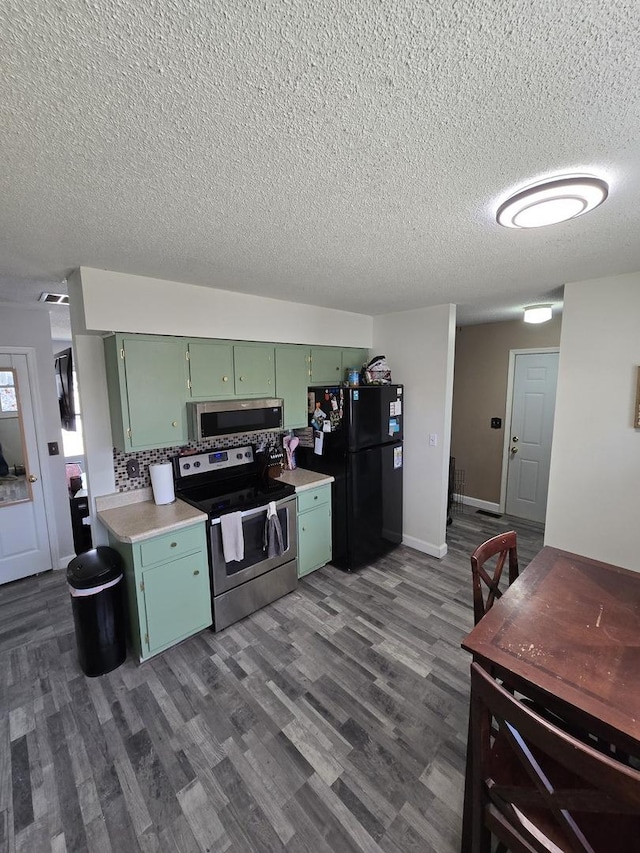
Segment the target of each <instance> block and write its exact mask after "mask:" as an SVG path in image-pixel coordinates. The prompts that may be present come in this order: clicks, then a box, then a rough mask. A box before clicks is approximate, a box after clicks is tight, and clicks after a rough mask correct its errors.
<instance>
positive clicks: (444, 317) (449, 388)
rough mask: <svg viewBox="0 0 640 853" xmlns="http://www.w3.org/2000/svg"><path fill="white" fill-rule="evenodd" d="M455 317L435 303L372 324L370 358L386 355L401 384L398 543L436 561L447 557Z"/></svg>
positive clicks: (447, 307) (451, 308)
mask: <svg viewBox="0 0 640 853" xmlns="http://www.w3.org/2000/svg"><path fill="white" fill-rule="evenodd" d="M455 317H456V308H455V305H440V306H438V307H436V308H421V309H417V310H414V311H402V312H398V313H396V314H388V315H385V316H383V317H375V318H374V325H373V349H374V350H375V354H384V355H386V356H387V360H388V362H389V366H390V368H391V373H392V376H393V379H394V381H395V382H402V383H404V385H405V405H404V416H405V418H404V459H405V465H404V531H403V533H404V536H403V540H404V543H405V544H406V545H409V546H411V547H412V548H417V549H418V550H419V551H423V552H425V553H427V554H432V555H433V556H436V557H443V556H444V555H445V554H446V553H447V545H446V531H447V488H448V479H449V446H450V437H451V407H452V400H453V362H454V349H455ZM430 434H435V435H436V436H437V445H436V446H435V447H430V446H429V435H430Z"/></svg>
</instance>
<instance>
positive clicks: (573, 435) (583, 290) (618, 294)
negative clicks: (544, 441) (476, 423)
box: [545, 273, 640, 571]
mask: <svg viewBox="0 0 640 853" xmlns="http://www.w3.org/2000/svg"><path fill="white" fill-rule="evenodd" d="M638 365H640V273H633V274H630V275H623V276H616V277H614V278H602V279H595V280H592V281H583V282H574V283H572V284H567V285H565V291H564V309H563V319H562V334H561V338H560V372H559V376H558V395H557V402H556V415H555V423H554V433H553V451H552V455H551V473H550V479H549V500H548V504H547V520H546V531H545V544H547V545H552V546H555V547H557V548H564V549H566V550H568V551H574V552H576V553H579V554H585V555H586V556H590V557H593V558H595V559H599V560H604V561H606V562H609V563H614V564H617V565H620V566H624V567H625V568H628V569H634V570H635V571H640V549H639V548H638V520H639V519H640V430H636V429H634V428H633V412H634V402H635V392H636V376H637V367H638Z"/></svg>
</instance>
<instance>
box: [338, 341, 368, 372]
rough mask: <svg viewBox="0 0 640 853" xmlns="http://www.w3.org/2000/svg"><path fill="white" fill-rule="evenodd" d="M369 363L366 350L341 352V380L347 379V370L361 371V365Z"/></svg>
mask: <svg viewBox="0 0 640 853" xmlns="http://www.w3.org/2000/svg"><path fill="white" fill-rule="evenodd" d="M367 361H369V350H368V349H354V348H351V349H343V350H342V378H343V379H347V378H348V377H347V371H348V370H349V368H350V367H351V368H353V367H357V368H358V370H361V369H362V365H363V364H364V363H365V362H367Z"/></svg>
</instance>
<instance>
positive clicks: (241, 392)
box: [233, 344, 276, 397]
mask: <svg viewBox="0 0 640 853" xmlns="http://www.w3.org/2000/svg"><path fill="white" fill-rule="evenodd" d="M233 361H234V368H235V370H234V373H235V391H236V396H237V397H258V396H264V397H273V395H274V393H275V389H276V376H275V365H274V348H273V344H272V345H271V346H268V345H267V346H261V345H258V344H257V345H255V346H249V345H246V346H242V345H236V346H234V348H233Z"/></svg>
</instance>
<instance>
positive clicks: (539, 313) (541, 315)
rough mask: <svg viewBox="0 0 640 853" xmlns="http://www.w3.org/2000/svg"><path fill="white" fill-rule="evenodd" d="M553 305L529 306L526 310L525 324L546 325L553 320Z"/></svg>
mask: <svg viewBox="0 0 640 853" xmlns="http://www.w3.org/2000/svg"><path fill="white" fill-rule="evenodd" d="M551 315H552V311H551V305H528V306H527V307H526V308H525V309H524V322H525V323H546V322H547V320H550V319H551Z"/></svg>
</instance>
